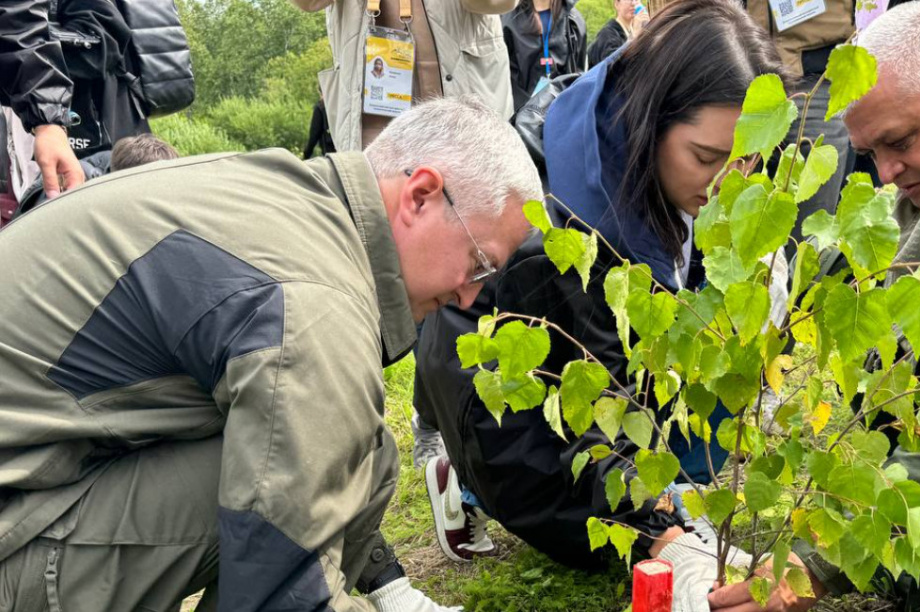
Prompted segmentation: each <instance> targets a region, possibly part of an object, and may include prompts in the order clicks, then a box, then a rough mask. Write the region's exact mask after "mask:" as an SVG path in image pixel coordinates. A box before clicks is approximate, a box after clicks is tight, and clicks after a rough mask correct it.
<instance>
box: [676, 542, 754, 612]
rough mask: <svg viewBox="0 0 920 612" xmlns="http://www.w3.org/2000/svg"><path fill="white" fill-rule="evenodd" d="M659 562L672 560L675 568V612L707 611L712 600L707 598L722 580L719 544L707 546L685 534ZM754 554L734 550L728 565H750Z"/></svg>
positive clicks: (730, 552) (729, 557)
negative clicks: (717, 548)
mask: <svg viewBox="0 0 920 612" xmlns="http://www.w3.org/2000/svg"><path fill="white" fill-rule="evenodd" d="M658 558H659V559H664V560H666V561H670V562H671V564H672V565H673V566H674V598H673V600H672V603H671V612H706V611H708V610H709V600H708V598H707V597H706V596H707V595H709V591H710V590H711V589H712V586H713V583H715V581H716V578H718V577H719V560H718V558H717V555H716V544H715V542H711V543H709V544H703V541H702V540H700V539H699V538H698V537H696V536H695V535H694V534H692V533H685V534H683V535H682V536H680V537H678V538H677V539H675V540H674V541H673V542H671V543H670V544H668V545H667V546H665V547H664V548H663V549H661V554H659V555H658ZM750 563H751V555H749V554H747V553H746V552H744V551H743V550H740V549H738V548H735V547H734V546H732V547H731V550H730V551H729V553H728V564H729V565H735V566H738V567H745V566H748V565H750Z"/></svg>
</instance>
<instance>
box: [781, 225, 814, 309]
mask: <svg viewBox="0 0 920 612" xmlns="http://www.w3.org/2000/svg"><path fill="white" fill-rule="evenodd" d="M820 269H821V268H820V266H819V264H818V253H817V251H815V247H814V246H812V245H811V243H810V242H804V241H803V242H800V243H799V244H798V246H797V247H796V257H795V270H794V271H793V273H792V288H791V289H790V290H789V299H788V300H787V301H786V307H787V308H788V309H789V310H790V311H791V310H792V307H793V306H794V305H795V301H796V298H798V297H799V294H801V293H802V292H803V291H805V290H806V289H808V286H809V285H810V284H811V282H812V280H814V278H815V276H816V275H817V274H818V272H819V271H820Z"/></svg>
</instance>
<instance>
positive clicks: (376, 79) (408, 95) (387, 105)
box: [364, 26, 415, 117]
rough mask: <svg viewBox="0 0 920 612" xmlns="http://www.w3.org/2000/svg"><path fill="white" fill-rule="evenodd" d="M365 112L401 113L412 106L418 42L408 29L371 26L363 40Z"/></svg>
mask: <svg viewBox="0 0 920 612" xmlns="http://www.w3.org/2000/svg"><path fill="white" fill-rule="evenodd" d="M364 61H365V66H364V112H365V113H367V114H368V115H381V116H384V117H398V116H399V115H400V114H401V113H403V112H405V111H407V110H409V108H410V107H411V106H412V77H413V71H414V68H415V44H414V43H413V41H412V36H411V35H409V33H408V32H405V31H400V30H394V29H392V28H381V27H377V26H371V27H370V28H369V29H368V32H367V40H366V41H365V44H364Z"/></svg>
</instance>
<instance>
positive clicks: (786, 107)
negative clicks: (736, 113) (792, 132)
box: [730, 74, 799, 160]
mask: <svg viewBox="0 0 920 612" xmlns="http://www.w3.org/2000/svg"><path fill="white" fill-rule="evenodd" d="M798 114H799V112H798V109H797V108H796V106H795V103H794V102H792V101H791V100H789V99H787V98H786V91H785V89H784V88H783V82H782V80H780V78H779V77H778V76H776V75H775V74H763V75H760V76H759V77H757V78H756V79H754V81H753V82H752V83H751V85H750V86H749V87H748V90H747V95H746V96H745V97H744V104H743V105H742V107H741V116H740V117H739V118H738V123H737V124H735V142H734V145H733V146H732V152H731V156H730V157H731V158H732V159H735V158H738V157H744V156H746V155H751V154H753V153H760V154H761V157H762V158H763V159H765V160H766V159H770V156H771V154H772V152H773V149H775V148H776V147H777V146H779V144H780V143H781V142H782V141H783V139H784V138H785V137H786V134H788V133H789V128H790V126H791V125H792V122H793V121H795V119H796V117H798Z"/></svg>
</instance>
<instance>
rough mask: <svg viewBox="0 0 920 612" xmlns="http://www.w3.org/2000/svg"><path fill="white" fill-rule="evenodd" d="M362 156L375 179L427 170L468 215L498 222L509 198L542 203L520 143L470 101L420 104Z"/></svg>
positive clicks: (458, 99)
mask: <svg viewBox="0 0 920 612" xmlns="http://www.w3.org/2000/svg"><path fill="white" fill-rule="evenodd" d="M364 153H365V154H366V155H367V159H368V161H369V162H370V164H371V167H373V169H374V173H375V174H376V175H377V178H392V177H396V176H401V175H403V174H404V173H405V171H406V170H415V169H416V168H418V167H419V166H431V167H432V168H434V169H436V170H437V171H438V172H440V173H441V175H442V176H443V178H444V187H445V189H447V192H448V193H449V194H450V197H451V199H452V200H453V201H454V203H455V204H456V206H457V208H458V209H459V210H460V211H462V212H465V213H468V214H472V215H478V214H484V215H486V216H498V215H500V214H501V213H502V211H503V210H504V208H505V203H506V202H507V201H508V199H509V198H515V199H518V200H521V201H522V202H526V201H527V200H541V199H542V198H543V190H542V186H541V184H540V175H539V174H538V172H537V168H536V166H534V163H533V161H532V160H531V159H530V155H529V154H528V153H527V148H526V147H525V146H524V142H523V141H522V140H521V138H520V137H519V136H518V135H517V132H515V131H514V128H512V127H511V125H510V124H508V122H507V121H504V120H502V118H501V117H499V116H498V114H497V113H496V112H495V111H493V110H492V109H490V108H489V107H488V106H486V105H485V104H484V103H483V102H482V101H481V100H480V99H479V98H477V97H475V96H472V95H466V96H458V97H452V98H439V99H435V100H431V101H428V102H423V103H422V104H419V105H418V106H416V107H414V108H412V109H411V110H409V111H406V112H405V113H403V114H402V115H400V116H399V117H397V118H396V119H394V120H393V121H392V122H390V124H389V125H388V126H387V127H386V129H384V130H383V132H381V133H380V135H379V136H378V137H377V138H376V140H374V142H373V143H371V145H370V146H368V147H367V149H365V151H364Z"/></svg>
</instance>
